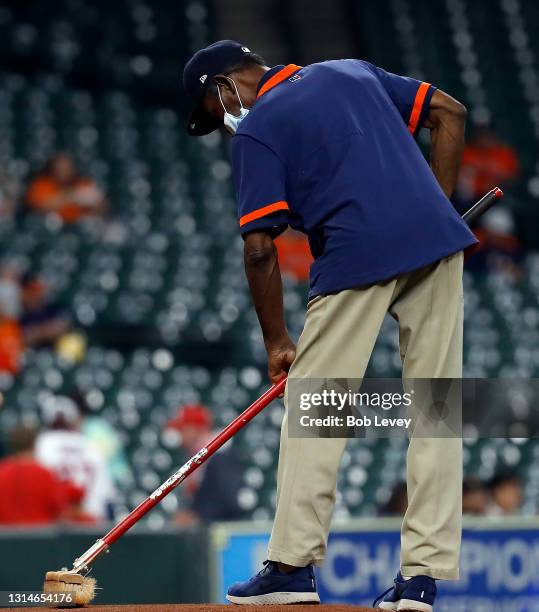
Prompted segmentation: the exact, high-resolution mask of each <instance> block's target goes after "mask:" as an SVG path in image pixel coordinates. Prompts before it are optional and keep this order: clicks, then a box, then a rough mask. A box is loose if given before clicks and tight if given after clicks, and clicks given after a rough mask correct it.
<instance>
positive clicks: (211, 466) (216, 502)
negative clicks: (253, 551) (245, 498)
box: [166, 404, 244, 525]
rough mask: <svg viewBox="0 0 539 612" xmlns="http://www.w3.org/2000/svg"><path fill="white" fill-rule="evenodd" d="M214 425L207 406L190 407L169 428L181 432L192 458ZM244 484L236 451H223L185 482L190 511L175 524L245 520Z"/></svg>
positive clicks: (182, 513) (192, 405) (183, 447)
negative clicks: (240, 498)
mask: <svg viewBox="0 0 539 612" xmlns="http://www.w3.org/2000/svg"><path fill="white" fill-rule="evenodd" d="M212 423H213V419H212V415H211V413H210V411H209V410H208V409H207V408H206V407H205V406H201V405H198V404H188V405H186V406H184V407H183V408H181V409H180V411H179V412H178V414H177V416H176V417H175V418H173V419H172V420H171V421H169V422H168V424H167V425H166V427H167V428H169V429H175V430H176V431H178V432H179V433H180V435H181V445H182V449H183V450H184V451H185V453H186V455H188V458H190V457H192V456H193V455H194V454H196V453H197V452H198V451H199V450H200V449H201V448H203V447H204V446H205V445H206V444H207V443H208V442H209V441H210V439H211V438H212ZM241 484H242V470H241V465H240V463H239V461H238V459H237V457H236V454H235V452H234V451H233V450H231V449H230V448H225V449H221V450H220V451H219V452H217V453H216V454H215V455H214V456H213V457H212V458H211V459H209V460H208V462H207V463H205V464H204V465H202V466H201V467H199V468H198V469H197V470H196V471H195V472H194V473H193V474H192V475H191V476H190V477H189V478H188V479H187V480H186V481H185V483H184V491H185V493H186V494H187V496H188V498H189V501H190V503H189V508H188V509H187V510H183V511H181V512H179V513H178V515H177V516H176V522H177V523H178V524H180V525H190V524H193V523H196V522H198V521H201V522H203V523H209V522H212V521H233V520H239V519H241V518H244V513H243V510H242V509H241V507H240V505H239V503H238V494H239V490H240V488H241Z"/></svg>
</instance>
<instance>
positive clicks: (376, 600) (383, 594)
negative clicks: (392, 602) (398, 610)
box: [372, 587, 395, 608]
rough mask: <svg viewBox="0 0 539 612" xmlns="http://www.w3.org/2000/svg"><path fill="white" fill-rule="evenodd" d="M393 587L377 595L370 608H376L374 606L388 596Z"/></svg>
mask: <svg viewBox="0 0 539 612" xmlns="http://www.w3.org/2000/svg"><path fill="white" fill-rule="evenodd" d="M394 588H395V587H389V589H387V591H384V592H383V593H382V594H381V595H378V597H377V598H376V599H375V600H374V601H373V602H372V607H373V608H376V606H377V605H378V604H379V603H380V602H381V601H382V600H383V599H384V597H385V596H386V595H387V594H388V593H391V591H392V590H393V589H394Z"/></svg>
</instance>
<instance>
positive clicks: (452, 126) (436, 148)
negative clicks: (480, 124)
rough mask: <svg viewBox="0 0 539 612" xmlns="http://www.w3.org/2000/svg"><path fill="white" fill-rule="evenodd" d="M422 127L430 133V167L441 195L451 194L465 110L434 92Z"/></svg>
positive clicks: (457, 165) (462, 141)
mask: <svg viewBox="0 0 539 612" xmlns="http://www.w3.org/2000/svg"><path fill="white" fill-rule="evenodd" d="M425 127H428V128H430V130H431V162H430V165H431V168H432V171H433V173H434V176H435V177H436V179H437V180H438V183H440V186H441V188H442V190H443V192H444V193H445V195H446V196H447V197H448V198H450V197H451V195H452V194H453V191H455V187H456V185H457V178H458V174H459V169H460V162H461V160H462V153H463V151H464V132H465V127H466V107H465V106H464V105H463V104H461V103H460V102H458V101H457V100H455V99H454V98H452V97H451V96H449V95H448V94H446V93H444V92H443V91H440V90H437V91H435V92H434V95H433V96H432V100H431V103H430V108H429V114H428V117H427V120H426V121H425Z"/></svg>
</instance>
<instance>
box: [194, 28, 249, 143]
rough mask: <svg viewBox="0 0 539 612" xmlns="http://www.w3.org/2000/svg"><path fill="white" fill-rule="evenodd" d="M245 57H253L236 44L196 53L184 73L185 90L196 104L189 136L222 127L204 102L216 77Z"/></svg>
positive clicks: (230, 42) (219, 43)
mask: <svg viewBox="0 0 539 612" xmlns="http://www.w3.org/2000/svg"><path fill="white" fill-rule="evenodd" d="M246 53H250V49H249V48H247V47H246V46H245V45H242V44H241V43H239V42H237V41H235V40H219V41H217V42H215V43H213V44H212V45H210V46H209V47H205V48H204V49H200V51H197V52H196V53H195V54H194V55H193V56H192V57H191V59H190V60H189V61H188V62H187V64H186V65H185V68H184V69H183V88H184V90H185V92H186V93H187V94H188V95H189V96H191V97H192V98H193V99H194V100H196V103H195V108H194V109H193V110H192V111H191V115H190V116H189V121H188V122H187V133H188V134H189V135H190V136H204V135H205V134H209V133H210V132H213V131H214V130H216V129H217V128H218V127H220V126H221V125H222V123H221V121H219V120H218V119H215V117H212V116H211V115H209V114H208V113H207V112H206V111H205V110H204V106H203V104H202V99H203V98H204V95H205V93H206V91H207V90H208V87H209V86H210V85H211V84H212V83H213V77H214V76H215V75H216V74H222V73H223V72H224V71H225V70H226V69H227V68H228V67H229V66H233V65H234V64H235V63H237V62H239V61H240V60H241V59H242V58H243V56H244V55H245V54H246Z"/></svg>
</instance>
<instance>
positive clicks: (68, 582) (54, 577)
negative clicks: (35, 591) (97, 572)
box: [43, 569, 96, 608]
mask: <svg viewBox="0 0 539 612" xmlns="http://www.w3.org/2000/svg"><path fill="white" fill-rule="evenodd" d="M95 589H96V582H95V578H88V577H85V576H81V575H80V574H78V573H77V572H70V571H68V570H67V569H62V570H61V571H59V572H47V573H46V574H45V583H44V584H43V590H44V591H45V593H70V594H72V597H73V600H74V603H75V605H76V606H79V607H80V606H85V605H87V604H89V603H90V602H91V601H92V599H93V598H94V597H95ZM65 605H66V603H64V606H65ZM70 605H71V606H72V605H73V604H72V603H71V604H70ZM55 607H58V608H60V607H62V602H61V601H58V602H57V603H56V604H55Z"/></svg>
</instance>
